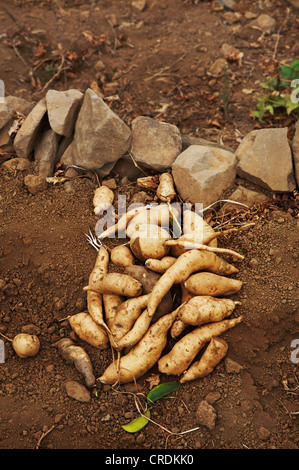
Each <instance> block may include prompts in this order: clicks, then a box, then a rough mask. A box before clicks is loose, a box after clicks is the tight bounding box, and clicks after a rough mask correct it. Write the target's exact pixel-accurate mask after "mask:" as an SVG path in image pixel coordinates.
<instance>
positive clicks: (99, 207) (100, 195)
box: [93, 186, 114, 215]
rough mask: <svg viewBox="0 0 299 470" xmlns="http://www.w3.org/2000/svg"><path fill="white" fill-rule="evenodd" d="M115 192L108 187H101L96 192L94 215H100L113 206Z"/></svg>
mask: <svg viewBox="0 0 299 470" xmlns="http://www.w3.org/2000/svg"><path fill="white" fill-rule="evenodd" d="M113 200H114V192H113V191H112V190H111V189H110V188H108V187H107V186H100V187H99V188H97V189H96V190H95V192H94V196H93V206H94V213H95V214H96V215H100V214H101V212H104V211H106V210H107V209H109V207H110V206H111V204H113Z"/></svg>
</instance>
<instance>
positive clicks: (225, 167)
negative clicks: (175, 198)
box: [172, 145, 237, 205]
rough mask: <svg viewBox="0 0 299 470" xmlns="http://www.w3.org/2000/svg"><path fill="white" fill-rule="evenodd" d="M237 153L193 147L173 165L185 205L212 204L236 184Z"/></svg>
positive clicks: (178, 188) (212, 148)
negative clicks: (189, 203)
mask: <svg viewBox="0 0 299 470" xmlns="http://www.w3.org/2000/svg"><path fill="white" fill-rule="evenodd" d="M236 165H237V159H236V156H235V154H234V153H231V152H228V151H226V150H223V149H218V148H214V147H207V146H202V145H191V146H190V147H188V148H187V149H186V150H184V152H182V153H181V154H180V155H179V156H178V157H177V159H176V160H175V162H174V163H173V165H172V175H173V179H174V183H175V186H176V189H177V191H178V193H179V195H180V196H181V198H182V199H183V200H184V201H185V202H187V201H188V202H191V203H193V204H195V203H202V204H204V205H209V204H212V203H213V202H216V201H217V200H219V199H220V198H221V196H222V194H223V192H224V191H225V190H226V189H227V188H228V187H229V186H230V185H231V184H232V183H233V182H234V180H235V177H236Z"/></svg>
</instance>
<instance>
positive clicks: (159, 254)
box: [130, 225, 170, 261]
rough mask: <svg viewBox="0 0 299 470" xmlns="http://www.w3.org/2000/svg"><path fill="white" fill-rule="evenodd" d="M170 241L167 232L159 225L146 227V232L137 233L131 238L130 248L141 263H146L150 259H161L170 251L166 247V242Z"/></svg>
mask: <svg viewBox="0 0 299 470" xmlns="http://www.w3.org/2000/svg"><path fill="white" fill-rule="evenodd" d="M169 239H170V235H169V233H168V231H167V230H165V229H163V228H161V227H159V226H158V225H146V226H145V228H144V230H142V231H139V232H138V233H135V234H134V236H133V237H132V238H131V240H130V248H131V251H132V252H133V253H134V255H135V256H136V258H138V259H139V260H140V261H146V260H147V259H148V258H154V259H160V258H163V257H164V256H166V255H167V253H168V251H169V247H168V246H166V245H165V241H167V240H169Z"/></svg>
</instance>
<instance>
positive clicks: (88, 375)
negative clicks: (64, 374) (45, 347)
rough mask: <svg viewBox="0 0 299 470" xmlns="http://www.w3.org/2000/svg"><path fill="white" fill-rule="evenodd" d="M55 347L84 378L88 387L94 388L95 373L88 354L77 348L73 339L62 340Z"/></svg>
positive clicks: (79, 347)
mask: <svg viewBox="0 0 299 470" xmlns="http://www.w3.org/2000/svg"><path fill="white" fill-rule="evenodd" d="M53 346H55V347H57V348H58V352H59V353H60V355H61V356H62V357H63V358H64V359H65V360H66V361H68V362H70V363H72V364H73V365H74V366H75V367H76V369H77V371H78V372H79V373H80V374H81V375H82V376H83V377H84V380H85V384H86V385H87V387H93V386H94V385H95V382H96V379H95V376H94V373H93V367H92V363H91V361H90V358H89V356H88V354H87V352H86V351H85V350H84V349H83V348H82V347H81V346H77V345H76V344H75V343H74V342H73V341H72V340H71V339H69V338H62V339H61V340H59V341H58V342H57V343H55V344H53Z"/></svg>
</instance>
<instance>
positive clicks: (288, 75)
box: [280, 64, 295, 80]
mask: <svg viewBox="0 0 299 470" xmlns="http://www.w3.org/2000/svg"><path fill="white" fill-rule="evenodd" d="M280 73H281V76H282V77H283V78H285V79H288V80H292V78H293V77H294V75H295V70H294V69H293V67H291V66H290V65H282V64H281V65H280Z"/></svg>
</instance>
